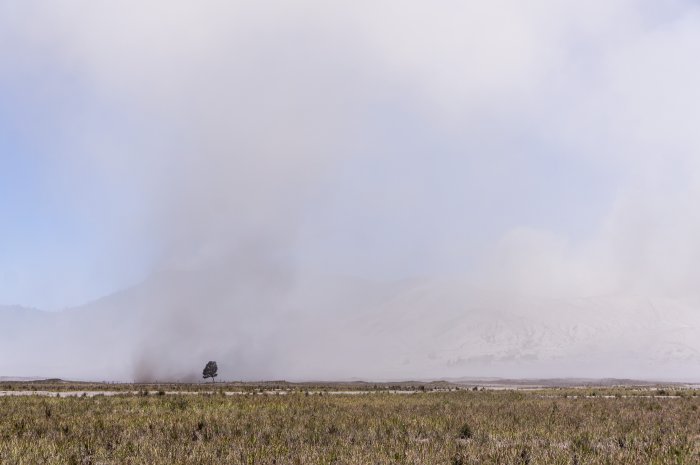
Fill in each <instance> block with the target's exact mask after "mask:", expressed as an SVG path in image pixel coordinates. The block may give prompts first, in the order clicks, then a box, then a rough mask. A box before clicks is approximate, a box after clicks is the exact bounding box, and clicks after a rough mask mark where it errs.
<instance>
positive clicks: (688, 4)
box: [0, 0, 700, 310]
mask: <svg viewBox="0 0 700 465" xmlns="http://www.w3.org/2000/svg"><path fill="white" fill-rule="evenodd" d="M699 53H700V5H699V4H698V3H697V2H695V1H684V0H674V1H669V2H652V1H648V0H643V1H642V0H610V1H594V2H584V3H582V2H574V1H554V0H536V1H534V2H527V3H523V2H519V1H515V0H498V1H489V2H482V1H465V2H455V1H448V0H444V1H437V2H419V1H413V0H411V1H404V2H396V1H373V2H366V1H353V2H332V3H329V2H321V1H313V0H297V1H283V0H279V1H262V2H242V1H233V2H231V1H218V0H206V1H198V2H193V1H185V0H169V1H163V0H150V1H145V2H144V1H138V2H137V1H131V0H129V1H124V2H119V3H115V2H107V1H94V0H92V1H79V0H57V1H53V2H43V1H35V0H27V1H22V2H14V1H10V0H0V304H8V305H10V304H19V305H24V306H30V307H37V308H41V309H46V310H61V309H64V308H67V307H72V306H77V305H81V304H83V303H86V302H89V301H91V300H94V299H97V298H99V297H102V296H104V295H108V294H110V293H113V292H116V291H119V290H121V289H124V288H127V287H129V286H132V285H134V284H136V283H139V282H141V281H143V280H145V279H147V278H148V277H149V276H152V275H153V274H154V273H157V272H159V271H163V270H171V269H185V270H197V269H202V268H207V267H210V266H212V265H211V264H212V263H217V262H220V261H225V260H227V257H234V256H236V253H238V252H237V251H240V250H242V249H246V250H256V251H258V252H256V253H260V255H261V256H265V257H274V259H273V260H274V261H275V263H280V264H281V265H280V266H284V267H289V268H293V269H297V270H313V272H314V273H321V274H341V275H351V276H360V277H365V278H368V279H376V280H386V281H391V280H400V279H406V278H412V277H425V276H428V277H430V276H445V275H459V276H467V277H468V279H469V280H470V282H471V283H477V284H479V285H481V286H484V287H488V288H496V289H502V290H508V291H517V292H523V293H527V294H533V295H545V296H572V297H576V296H586V295H601V294H606V293H615V292H623V293H639V292H642V291H643V292H645V293H649V294H651V295H658V296H665V297H668V296H672V297H674V298H680V299H686V300H688V301H691V300H692V299H697V297H698V290H697V289H696V283H697V280H698V278H699V277H700V276H699V272H698V271H697V270H698V267H697V263H698V259H699V258H700V242H698V239H697V238H698V237H700V210H698V209H697V207H696V206H697V204H698V201H700V184H699V183H698V173H700V170H699V168H700V132H698V131H697V128H696V122H697V121H699V120H700V90H699V89H700V88H699V87H698V85H697V83H698V82H700V65H699V64H698V60H697V59H696V58H697V56H698V55H699ZM692 301H694V300H692Z"/></svg>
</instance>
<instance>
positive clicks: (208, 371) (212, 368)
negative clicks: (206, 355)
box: [202, 362, 219, 383]
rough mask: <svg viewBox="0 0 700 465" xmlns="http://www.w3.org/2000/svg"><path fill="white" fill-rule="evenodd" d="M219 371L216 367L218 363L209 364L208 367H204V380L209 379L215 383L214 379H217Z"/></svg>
mask: <svg viewBox="0 0 700 465" xmlns="http://www.w3.org/2000/svg"><path fill="white" fill-rule="evenodd" d="M218 369H219V367H217V366H216V362H208V363H207V366H205V367H204V371H203V372H202V378H204V379H207V378H211V382H212V383H213V382H214V378H216V375H217V373H216V371H217V370H218Z"/></svg>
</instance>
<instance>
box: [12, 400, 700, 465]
mask: <svg viewBox="0 0 700 465" xmlns="http://www.w3.org/2000/svg"><path fill="white" fill-rule="evenodd" d="M261 391H262V392H263V393H261ZM571 391H572V390H566V391H558V390H548V391H526V392H523V391H481V390H480V391H473V390H460V391H453V392H435V391H433V392H430V391H426V392H424V391H422V390H420V389H419V390H418V391H417V392H415V393H412V394H403V395H398V394H391V393H387V392H382V390H378V391H376V392H373V393H370V394H361V395H318V394H316V395H310V394H308V393H305V391H304V390H302V389H295V390H292V391H289V393H288V394H287V395H269V394H264V392H265V391H264V390H259V391H255V390H252V389H251V390H250V393H249V395H224V394H223V393H220V392H219V393H215V394H208V393H205V392H200V393H198V394H191V395H185V394H169V393H167V390H163V389H160V390H156V391H155V393H154V394H150V393H149V391H148V390H143V391H141V392H139V393H135V394H131V393H125V394H123V395H117V396H101V395H98V396H95V397H69V398H57V397H48V396H20V397H0V463H8V464H76V465H78V464H79V465H86V464H94V465H96V464H156V465H158V464H211V463H236V464H239V463H240V464H251V465H252V464H358V465H359V464H362V465H365V464H449V465H457V464H461V465H464V464H492V463H493V464H532V465H535V464H630V465H631V464H634V465H637V464H691V463H700V411H699V410H700V397H698V396H693V395H692V391H688V392H684V395H682V396H680V397H668V396H657V394H658V393H657V392H656V391H646V392H647V393H648V394H650V395H649V396H640V395H632V396H629V395H628V393H629V390H626V389H607V390H605V395H603V394H598V393H596V395H590V393H591V392H592V391H591V390H590V389H586V390H585V391H583V392H579V394H582V395H577V396H573V395H571ZM125 392H127V391H125ZM253 392H257V394H255V395H253V394H252V393H253ZM316 392H317V393H319V392H321V391H319V390H316ZM593 392H595V391H593ZM634 392H636V391H634ZM143 393H146V394H148V395H144V394H143ZM610 393H612V394H610Z"/></svg>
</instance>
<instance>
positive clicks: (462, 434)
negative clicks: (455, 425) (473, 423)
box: [459, 423, 473, 439]
mask: <svg viewBox="0 0 700 465" xmlns="http://www.w3.org/2000/svg"><path fill="white" fill-rule="evenodd" d="M472 436H473V433H472V429H471V427H470V426H469V424H468V423H465V424H463V425H462V427H461V428H460V429H459V438H460V439H471V437H472Z"/></svg>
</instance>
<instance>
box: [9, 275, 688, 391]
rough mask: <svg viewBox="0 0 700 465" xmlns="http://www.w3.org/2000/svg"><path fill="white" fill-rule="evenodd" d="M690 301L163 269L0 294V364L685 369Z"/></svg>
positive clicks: (420, 373) (385, 371)
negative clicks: (49, 293) (7, 301)
mask: <svg viewBox="0 0 700 465" xmlns="http://www.w3.org/2000/svg"><path fill="white" fill-rule="evenodd" d="M697 308H698V307H696V306H694V305H692V304H689V303H688V302H687V301H681V300H670V299H649V298H646V297H644V296H629V295H626V296H622V295H607V296H594V297H586V298H575V299H546V298H538V297H533V296H523V295H516V294H509V293H502V292H496V291H488V290H484V289H478V288H474V287H471V286H469V285H467V284H465V281H464V280H461V279H456V278H455V279H439V280H437V279H433V280H407V281H402V282H394V283H378V282H372V281H368V280H361V279H356V278H350V277H342V276H314V275H306V274H305V275H298V274H291V273H290V274H285V273H280V274H278V275H274V276H271V275H270V274H268V273H265V272H262V271H261V272H260V273H255V272H248V273H245V274H243V273H236V272H233V271H230V270H222V269H216V270H209V271H206V272H197V273H194V272H169V273H161V274H158V275H156V276H154V277H152V278H151V279H149V280H147V281H146V282H144V283H142V284H141V285H138V286H135V287H133V288H130V289H127V290H125V291H122V292H119V293H116V294H114V295H111V296H108V297H105V298H103V299H101V300H98V301H95V302H92V303H90V304H87V305H84V306H82V307H79V308H74V309H68V310H65V311H63V312H59V313H46V312H41V311H38V310H33V309H25V308H19V307H0V321H1V322H2V324H1V325H0V331H1V334H2V340H1V341H0V349H2V353H3V354H5V355H4V356H3V357H2V358H0V374H2V375H11V376H56V377H64V378H67V377H73V378H90V379H126V380H130V379H134V378H136V379H198V378H199V373H200V372H201V368H202V367H203V366H204V363H205V362H206V361H207V360H209V359H212V360H217V361H219V366H220V371H221V376H222V378H224V379H242V378H245V379H256V378H257V379H260V378H289V379H304V378H305V379H309V378H316V379H318V378H334V379H349V378H372V379H396V378H436V377H448V376H449V377H461V376H510V377H532V376H539V377H543V376H550V377H555V376H600V377H604V376H610V377H612V376H615V377H635V378H675V379H678V378H686V379H698V378H700V313H699V312H698V311H696V309H697ZM200 365H201V366H200Z"/></svg>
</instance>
